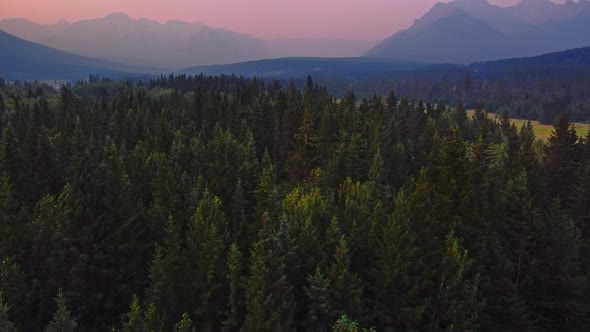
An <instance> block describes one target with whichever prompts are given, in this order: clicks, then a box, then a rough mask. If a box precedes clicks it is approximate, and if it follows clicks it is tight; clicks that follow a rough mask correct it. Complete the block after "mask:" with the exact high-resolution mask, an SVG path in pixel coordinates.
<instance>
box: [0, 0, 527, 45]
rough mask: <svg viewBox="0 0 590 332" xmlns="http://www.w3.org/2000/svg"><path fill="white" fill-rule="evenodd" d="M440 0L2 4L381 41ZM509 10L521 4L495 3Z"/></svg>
mask: <svg viewBox="0 0 590 332" xmlns="http://www.w3.org/2000/svg"><path fill="white" fill-rule="evenodd" d="M436 2H437V1H436V0H0V19H4V18H27V19H29V20H31V21H33V22H37V23H45V24H48V23H55V22H56V21H58V20H60V19H65V20H67V21H70V22H72V21H77V20H81V19H88V18H97V17H103V16H105V15H107V14H109V13H112V12H125V13H127V14H129V15H130V16H131V17H133V18H140V17H146V18H150V19H154V20H157V21H160V22H166V21H168V20H182V21H188V22H202V23H205V24H207V25H209V26H212V27H221V28H226V29H230V30H235V31H239V32H243V33H248V34H251V35H254V36H256V37H261V38H278V37H287V38H334V39H363V40H379V39H382V38H384V37H387V36H389V35H391V34H392V33H393V32H395V31H397V30H400V29H403V28H407V27H408V26H409V25H411V23H412V22H413V21H414V19H416V18H417V17H420V16H421V15H423V14H424V13H425V12H426V11H428V9H430V7H432V5H433V4H434V3H436ZM491 2H492V3H495V4H498V5H502V6H507V5H513V4H515V3H517V2H518V0H492V1H491Z"/></svg>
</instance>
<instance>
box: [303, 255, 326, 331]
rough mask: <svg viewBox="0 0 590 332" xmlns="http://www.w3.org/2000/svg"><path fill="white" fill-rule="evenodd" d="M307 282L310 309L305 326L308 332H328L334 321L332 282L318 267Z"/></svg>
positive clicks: (306, 293)
mask: <svg viewBox="0 0 590 332" xmlns="http://www.w3.org/2000/svg"><path fill="white" fill-rule="evenodd" d="M307 282H308V286H306V287H305V295H306V297H307V303H308V309H307V314H306V320H305V322H304V323H303V325H304V326H305V328H306V330H308V331H327V330H328V328H329V327H330V324H331V323H332V321H333V313H332V305H331V303H330V280H328V279H327V278H326V277H325V276H324V275H323V274H322V271H321V270H320V267H319V266H318V267H317V268H316V271H315V272H314V274H312V275H310V276H309V277H308V278H307Z"/></svg>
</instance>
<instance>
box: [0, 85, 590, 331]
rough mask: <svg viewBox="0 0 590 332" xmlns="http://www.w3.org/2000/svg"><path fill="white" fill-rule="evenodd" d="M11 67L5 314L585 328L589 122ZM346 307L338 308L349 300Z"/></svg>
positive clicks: (1, 181) (144, 323)
mask: <svg viewBox="0 0 590 332" xmlns="http://www.w3.org/2000/svg"><path fill="white" fill-rule="evenodd" d="M91 81H93V82H94V83H91V84H89V83H79V84H76V85H72V86H66V87H63V88H61V89H60V90H59V91H56V90H53V89H52V88H50V87H48V86H45V85H42V84H37V83H22V82H21V83H12V84H6V83H5V82H4V81H2V80H0V120H1V121H0V130H1V132H2V136H1V139H0V258H1V259H0V262H1V263H0V292H1V301H0V330H1V331H42V330H46V331H110V330H116V331H236V330H243V331H293V330H301V331H329V330H332V329H336V330H339V331H348V330H349V331H353V330H354V326H360V327H361V328H367V329H369V328H370V327H374V328H375V330H377V331H439V330H444V331H480V330H481V331H532V330H548V331H554V330H555V331H583V330H588V329H589V328H590V322H589V321H588V318H589V315H588V310H589V308H588V303H590V302H589V296H590V292H589V288H588V280H589V278H590V242H589V240H590V226H589V225H590V224H589V222H590V201H589V199H590V137H577V136H576V133H575V130H574V128H572V126H571V125H570V122H569V120H568V117H567V115H566V114H562V115H560V116H558V117H557V119H556V122H555V132H554V134H553V135H552V137H551V138H550V139H549V141H548V143H547V145H544V144H543V143H542V142H540V141H537V140H536V139H535V137H534V134H533V131H532V127H531V126H530V125H524V126H523V127H522V128H516V127H515V126H511V125H510V121H509V119H508V118H507V117H504V118H503V119H502V121H500V122H497V121H495V120H493V119H490V118H488V117H487V116H486V114H484V112H483V111H481V110H478V111H477V112H476V113H475V116H474V117H467V113H466V111H465V109H464V108H463V107H462V106H461V105H459V107H457V108H453V109H451V108H447V107H445V105H444V104H443V103H441V102H437V101H436V100H425V101H424V102H421V101H418V100H409V99H406V98H403V96H395V95H394V94H393V93H391V94H389V95H384V96H376V97H374V98H369V99H362V100H359V99H357V98H355V96H354V95H353V94H348V95H347V96H346V97H345V98H341V99H336V98H334V97H332V96H330V95H329V94H328V93H327V92H326V90H325V89H324V88H322V87H319V86H317V85H315V84H314V83H313V82H312V80H311V78H310V79H308V81H307V84H306V85H305V87H304V88H303V89H301V90H298V89H296V88H295V87H293V86H288V87H284V86H283V87H281V86H280V84H278V83H274V84H265V83H264V82H262V81H260V80H255V79H252V80H249V79H243V78H236V77H228V76H221V77H216V78H211V77H204V76H178V77H173V76H170V77H161V78H160V79H156V80H153V81H150V82H144V83H139V84H130V83H120V82H107V81H102V82H99V80H98V79H96V78H93V79H92V80H91ZM344 316H346V317H344Z"/></svg>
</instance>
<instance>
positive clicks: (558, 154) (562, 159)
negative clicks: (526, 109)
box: [545, 113, 580, 206]
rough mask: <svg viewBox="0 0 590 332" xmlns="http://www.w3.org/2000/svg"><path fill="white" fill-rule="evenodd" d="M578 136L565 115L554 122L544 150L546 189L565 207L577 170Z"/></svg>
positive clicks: (578, 156)
mask: <svg viewBox="0 0 590 332" xmlns="http://www.w3.org/2000/svg"><path fill="white" fill-rule="evenodd" d="M579 158H580V155H579V148H578V136H577V134H576V130H575V127H574V125H573V124H571V123H570V122H569V118H568V115H567V113H563V114H561V115H560V116H559V118H558V119H557V120H556V122H555V125H554V131H553V133H552V134H551V137H549V140H548V142H547V148H546V149H545V167H546V174H547V176H548V179H547V188H548V190H549V194H550V196H551V197H552V198H556V197H559V199H560V201H561V202H562V203H563V204H565V205H566V206H567V205H568V204H569V195H570V192H571V189H572V187H573V185H574V182H575V178H576V175H577V172H578V169H579V165H578V162H579Z"/></svg>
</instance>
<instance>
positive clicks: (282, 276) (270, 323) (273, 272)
mask: <svg viewBox="0 0 590 332" xmlns="http://www.w3.org/2000/svg"><path fill="white" fill-rule="evenodd" d="M279 228H280V225H276V224H274V223H273V222H272V221H271V220H269V219H268V217H267V216H264V217H263V225H262V229H261V230H260V233H259V235H258V242H257V243H256V245H255V247H254V251H253V253H252V257H251V259H250V276H249V277H248V281H247V283H246V319H245V322H244V329H246V330H249V331H291V330H293V324H294V322H293V311H294V307H295V305H294V304H295V303H294V302H293V295H292V286H291V285H290V282H289V280H288V279H287V275H286V269H287V266H286V264H287V261H286V260H287V254H288V253H287V250H288V248H284V247H283V244H282V243H281V242H280V241H279V238H278V235H279V234H278V232H279V230H278V229H279Z"/></svg>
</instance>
